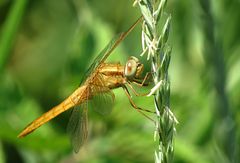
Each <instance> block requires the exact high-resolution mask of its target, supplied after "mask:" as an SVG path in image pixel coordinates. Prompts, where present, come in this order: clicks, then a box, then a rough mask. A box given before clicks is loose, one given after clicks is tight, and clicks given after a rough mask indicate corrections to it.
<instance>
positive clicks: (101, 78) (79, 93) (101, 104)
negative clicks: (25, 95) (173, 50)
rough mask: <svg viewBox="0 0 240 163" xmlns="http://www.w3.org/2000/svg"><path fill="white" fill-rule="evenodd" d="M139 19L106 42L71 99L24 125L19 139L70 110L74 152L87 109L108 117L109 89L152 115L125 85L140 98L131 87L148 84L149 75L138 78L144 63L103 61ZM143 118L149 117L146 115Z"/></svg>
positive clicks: (80, 142)
mask: <svg viewBox="0 0 240 163" xmlns="http://www.w3.org/2000/svg"><path fill="white" fill-rule="evenodd" d="M141 19H142V18H139V19H138V20H137V21H136V22H135V23H134V24H133V25H132V26H131V27H130V28H129V29H128V30H127V31H126V32H123V33H120V34H119V35H117V36H116V37H115V38H113V39H112V40H111V41H110V42H109V44H108V45H107V46H106V47H105V48H104V49H103V50H102V52H101V53H100V54H99V55H98V56H97V57H96V58H95V60H94V62H93V63H92V65H91V66H90V68H89V69H88V70H87V73H86V75H85V76H84V77H83V79H82V81H81V83H80V86H79V87H78V88H77V89H76V90H75V91H74V92H73V93H72V94H71V95H70V96H68V97H67V98H66V99H65V100H64V101H62V102H61V103H60V104H59V105H57V106H55V107H53V108H52V109H50V110H49V111H47V112H46V113H44V114H43V115H41V116H40V117H39V118H37V119H35V120H34V121H33V122H31V123H30V124H29V125H27V127H26V128H25V129H24V130H23V131H22V132H21V133H20V134H19V135H18V137H19V138H22V137H25V136H26V135H28V134H30V133H32V132H33V131H34V130H36V129H37V128H39V127H40V126H42V125H43V124H45V123H46V122H48V121H50V120H51V119H53V118H54V117H56V116H58V115H59V114H61V113H63V112H65V111H67V110H69V109H70V108H73V109H72V111H71V115H70V119H69V122H68V126H67V132H68V133H69V135H70V139H71V144H72V146H73V149H74V151H75V152H76V153H77V152H78V151H79V149H80V147H81V146H82V145H83V144H84V143H85V141H86V139H87V135H88V116H87V114H88V108H89V107H90V108H93V109H94V110H95V111H96V112H98V113H100V114H102V115H107V114H109V113H110V112H111V110H112V108H113V102H114V98H115V95H114V93H113V92H112V89H116V88H119V87H122V88H123V90H124V91H125V93H126V95H127V97H128V98H129V101H130V103H131V105H132V106H133V108H135V109H136V110H138V111H139V112H140V113H141V114H143V115H144V116H146V115H145V114H144V113H142V112H141V111H147V112H151V111H149V110H146V109H142V108H140V107H138V106H137V105H136V104H135V103H134V102H133V100H132V99H131V95H130V93H129V90H128V88H127V87H126V85H128V86H129V88H130V89H132V90H133V92H134V94H136V95H137V96H140V95H141V94H139V93H137V92H136V91H135V90H134V88H133V86H132V85H131V84H132V83H135V84H137V85H139V86H145V85H147V83H146V80H147V78H148V77H149V73H147V75H145V77H144V78H141V74H142V72H143V64H142V63H140V62H139V60H138V59H137V58H136V57H133V56H132V57H130V58H129V59H128V61H127V62H126V64H125V65H121V64H120V63H106V62H105V60H106V59H107V57H108V56H109V55H110V54H111V53H112V51H113V50H114V49H115V48H116V47H117V46H118V45H119V43H120V42H121V41H122V40H124V39H125V38H126V36H127V35H128V34H129V33H130V32H131V31H132V30H133V29H134V28H135V26H136V25H137V24H138V23H139V22H140V21H141ZM146 117H147V118H149V117H148V116H146Z"/></svg>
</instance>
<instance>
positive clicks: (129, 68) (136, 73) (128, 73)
mask: <svg viewBox="0 0 240 163" xmlns="http://www.w3.org/2000/svg"><path fill="white" fill-rule="evenodd" d="M142 71H143V64H141V63H140V62H139V60H138V59H137V58H136V57H133V56H131V57H130V58H129V59H128V61H127V63H126V65H125V68H124V75H125V77H126V78H127V79H128V80H133V79H134V78H139V77H140V75H141V74H142Z"/></svg>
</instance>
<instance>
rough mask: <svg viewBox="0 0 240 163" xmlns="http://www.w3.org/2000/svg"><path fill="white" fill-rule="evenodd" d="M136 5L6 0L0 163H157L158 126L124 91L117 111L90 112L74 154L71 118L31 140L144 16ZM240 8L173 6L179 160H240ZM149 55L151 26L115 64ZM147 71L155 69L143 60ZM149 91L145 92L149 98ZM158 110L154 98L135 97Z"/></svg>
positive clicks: (2, 8)
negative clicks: (32, 126) (97, 60)
mask: <svg viewBox="0 0 240 163" xmlns="http://www.w3.org/2000/svg"><path fill="white" fill-rule="evenodd" d="M132 3H133V1H129V0H121V1H113V0H103V1H98V0H89V1H87V0H51V1H48V0H41V1H28V0H15V1H14V0H0V163H2V162H3V163H4V162H27V163H38V162H44V163H46V162H49V163H52V162H62V163H64V162H91V163H94V162H98V163H99V162H102V163H105V162H115V163H116V162H129V163H130V162H153V161H154V149H155V147H156V143H155V142H154V141H153V134H154V126H153V125H152V123H151V122H149V120H147V119H146V118H144V117H143V116H142V115H140V114H139V113H137V112H136V111H135V110H134V109H132V108H131V106H130V104H129V102H128V99H127V97H126V96H125V95H124V93H123V90H122V89H118V90H114V93H115V95H116V100H115V105H114V110H113V112H112V113H111V114H110V115H109V116H104V117H103V116H101V115H98V114H96V113H95V112H94V111H92V109H89V138H88V141H87V143H86V144H85V146H84V147H83V148H82V149H81V150H80V152H79V153H78V154H74V153H73V151H72V148H71V145H70V142H69V140H68V139H69V138H68V136H67V133H66V126H67V122H68V118H69V114H70V112H69V111H67V112H65V113H63V114H61V115H60V116H58V117H57V118H55V119H54V120H52V121H51V122H49V123H47V124H45V125H44V126H42V127H41V128H39V129H38V130H37V131H35V132H34V133H32V134H31V135H29V136H27V137H26V138H23V139H18V138H17V135H18V134H19V133H20V131H21V130H22V129H23V128H24V127H25V126H26V125H27V124H28V123H30V122H31V121H32V120H34V119H35V118H37V117H38V116H40V115H41V114H42V113H43V112H45V111H47V110H48V109H50V108H51V107H53V106H54V105H56V104H58V103H59V102H61V101H62V100H63V99H64V98H65V97H67V96H68V95H69V94H70V93H71V92H72V91H73V90H74V89H75V88H76V87H77V86H78V84H79V82H80V80H81V77H82V76H83V75H84V73H85V71H86V69H87V68H88V66H89V65H90V64H91V62H92V61H93V58H94V57H95V56H97V54H98V53H99V52H100V51H101V49H103V48H104V46H105V45H106V44H107V43H108V41H110V40H111V38H112V37H113V36H114V35H115V34H117V33H119V32H122V31H125V30H126V29H127V28H128V27H129V26H130V25H131V24H132V23H133V22H134V21H135V20H136V19H137V18H138V17H139V16H140V14H141V13H140V12H139V11H140V10H139V9H138V8H137V7H135V8H133V7H132ZM239 8H240V1H239V0H218V1H216V0H215V1H214V0H212V1H208V0H199V1H191V0H185V1H178V0H169V1H168V5H167V8H166V12H167V13H171V14H172V28H171V34H170V40H169V44H170V45H171V46H172V47H173V52H172V60H171V65H170V78H171V108H172V110H173V112H174V113H175V115H176V117H177V118H178V121H179V124H178V125H177V126H176V127H177V132H176V134H175V156H174V162H180V163H181V162H194V163H195V162H199V163H200V162H202V163H206V162H209V163H210V162H239V161H240V159H239V155H240V152H239V147H240V138H239V136H240V133H239V124H240V112H239V106H240V100H239V98H240V72H239V71H240V55H239V54H240V44H239V42H240V33H239V30H240V10H239ZM140 53H141V25H139V26H138V27H137V28H136V29H135V30H134V31H133V32H132V33H131V34H130V35H129V36H128V38H127V39H126V40H125V41H124V42H123V43H121V45H120V46H119V47H118V48H117V49H116V50H115V51H114V53H113V54H112V55H111V56H110V57H109V60H110V61H113V62H114V61H115V62H116V61H120V62H121V63H124V62H125V61H126V60H127V58H128V57H129V56H130V55H135V56H137V57H139V54H140ZM141 60H142V62H144V63H145V65H146V66H145V67H146V69H147V70H150V68H149V64H150V63H149V61H146V56H144V57H141ZM147 90H148V89H145V90H142V91H143V92H146V91H147ZM133 99H134V101H135V102H136V103H137V104H138V105H139V106H141V107H143V108H146V109H152V110H154V105H153V99H152V98H151V97H150V98H146V97H134V98H133Z"/></svg>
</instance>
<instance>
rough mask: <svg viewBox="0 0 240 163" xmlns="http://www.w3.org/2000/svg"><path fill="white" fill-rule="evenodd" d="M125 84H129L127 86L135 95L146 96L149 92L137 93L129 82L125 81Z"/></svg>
mask: <svg viewBox="0 0 240 163" xmlns="http://www.w3.org/2000/svg"><path fill="white" fill-rule="evenodd" d="M127 85H128V86H129V88H130V89H131V90H132V92H133V93H134V94H135V95H136V96H147V95H148V94H149V93H150V92H148V93H138V92H137V91H136V90H135V89H134V88H133V86H132V85H131V84H130V83H127Z"/></svg>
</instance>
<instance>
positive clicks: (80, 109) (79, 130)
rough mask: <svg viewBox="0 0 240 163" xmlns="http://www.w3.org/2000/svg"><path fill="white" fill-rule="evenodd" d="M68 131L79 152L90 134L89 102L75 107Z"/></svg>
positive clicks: (73, 144)
mask: <svg viewBox="0 0 240 163" xmlns="http://www.w3.org/2000/svg"><path fill="white" fill-rule="evenodd" d="M67 132H68V134H69V136H70V140H71V144H72V146H73V149H74V151H75V152H76V153H77V152H78V151H79V149H80V148H81V146H82V145H83V144H84V143H85V141H86V139H87V136H88V117H87V102H85V103H83V104H81V105H80V106H77V107H75V108H73V110H72V113H71V116H70V119H69V122H68V126H67Z"/></svg>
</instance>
